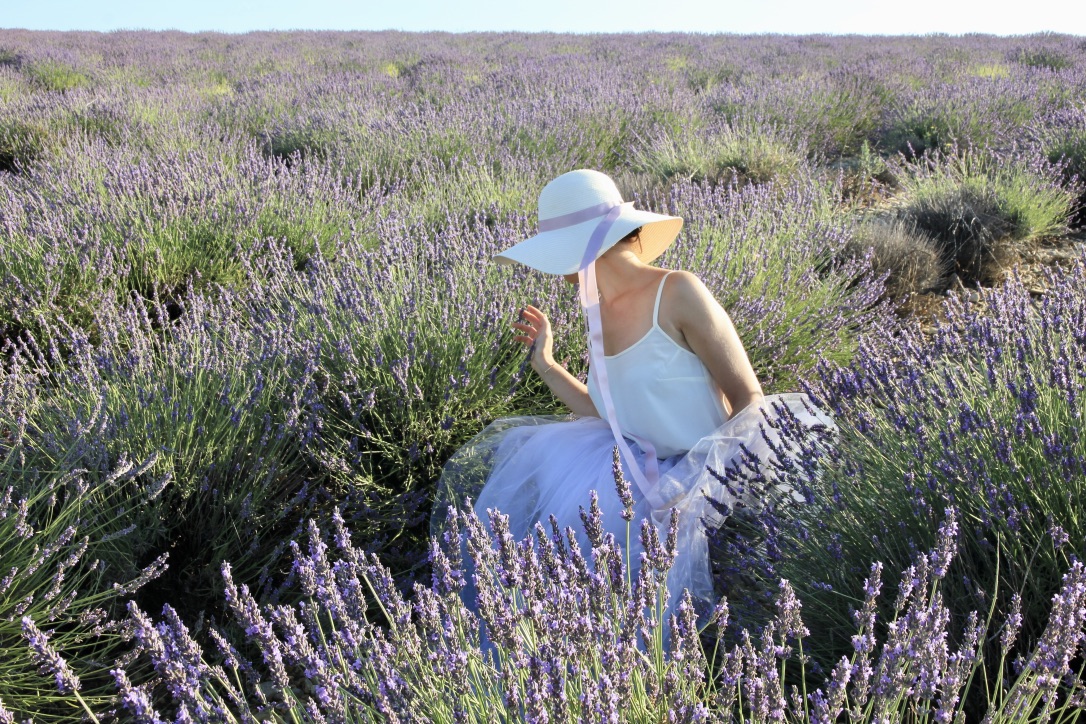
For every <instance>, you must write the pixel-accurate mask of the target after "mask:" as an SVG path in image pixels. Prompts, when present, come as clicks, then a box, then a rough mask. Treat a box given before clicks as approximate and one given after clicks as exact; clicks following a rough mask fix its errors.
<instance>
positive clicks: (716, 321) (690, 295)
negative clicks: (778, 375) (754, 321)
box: [665, 271, 764, 415]
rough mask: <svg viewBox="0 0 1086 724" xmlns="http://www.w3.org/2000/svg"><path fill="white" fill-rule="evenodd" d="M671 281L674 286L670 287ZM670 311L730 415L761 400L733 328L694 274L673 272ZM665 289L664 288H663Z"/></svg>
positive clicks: (721, 309) (761, 395) (741, 345)
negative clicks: (718, 389) (722, 397)
mask: <svg viewBox="0 0 1086 724" xmlns="http://www.w3.org/2000/svg"><path fill="white" fill-rule="evenodd" d="M672 282H674V285H672ZM667 287H670V290H669V291H670V292H671V293H670V294H669V297H670V301H671V304H670V307H669V308H670V310H671V317H672V319H673V320H674V321H675V325H676V326H677V327H678V329H679V331H680V332H681V333H682V335H683V337H684V338H685V339H686V342H687V344H689V345H690V349H692V350H693V351H694V353H695V354H696V355H697V356H698V358H699V359H700V360H701V361H702V363H703V364H704V365H705V367H706V368H707V369H708V370H709V374H710V375H712V377H713V380H715V381H716V383H717V385H719V386H720V389H721V391H722V392H723V393H724V398H725V403H726V404H727V405H728V406H729V407H730V409H729V410H728V414H729V415H735V413H737V412H739V411H740V410H742V409H743V408H744V407H747V406H748V405H750V404H752V403H758V402H761V400H762V398H763V397H764V393H763V392H762V385H761V384H760V383H759V382H758V376H757V375H755V374H754V368H753V367H752V366H751V364H750V359H749V358H748V357H747V350H746V349H745V348H744V347H743V342H742V341H741V340H740V339H739V334H738V333H737V332H736V331H735V325H733V324H732V320H731V318H730V317H729V316H728V313H727V312H725V311H724V308H723V307H721V306H720V303H719V302H717V301H716V299H715V298H714V297H713V295H712V293H710V292H709V290H708V289H707V288H706V287H705V284H704V283H702V281H701V280H700V279H698V278H697V277H696V276H695V275H693V274H691V273H689V272H684V271H680V272H675V273H673V274H672V275H671V277H670V278H669V283H668V285H667ZM665 289H667V288H665Z"/></svg>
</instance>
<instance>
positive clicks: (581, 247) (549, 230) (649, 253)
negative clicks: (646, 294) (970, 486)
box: [494, 169, 683, 274]
mask: <svg viewBox="0 0 1086 724" xmlns="http://www.w3.org/2000/svg"><path fill="white" fill-rule="evenodd" d="M608 222H609V224H608ZM682 225H683V220H682V219H680V218H679V217H677V216H664V215H663V214H655V213H653V212H651V211H643V210H641V209H635V208H634V207H633V202H632V201H631V202H623V200H622V194H620V193H619V191H618V188H617V187H616V186H615V182H614V181H612V180H611V177H610V176H608V175H607V174H604V173H600V172H599V171H592V170H590V169H578V170H577V171H570V172H569V173H564V174H562V175H561V176H559V177H558V178H556V179H554V180H553V181H551V182H550V183H549V184H547V185H546V186H544V187H543V190H542V191H541V192H540V194H539V233H538V234H536V235H535V236H533V237H531V238H530V239H525V240H524V241H522V242H520V243H519V244H515V245H514V246H511V247H510V248H508V249H506V250H505V251H503V252H502V253H500V254H497V255H495V257H494V258H495V260H497V261H498V262H499V263H503V264H510V263H512V262H519V263H521V264H525V265H527V266H530V267H532V268H533V269H538V270H539V271H541V272H546V273H547V274H572V273H573V272H576V271H579V270H580V269H582V268H584V266H586V265H587V264H589V263H591V262H593V261H595V260H596V259H598V258H599V257H600V255H602V254H603V252H605V251H607V250H608V249H610V248H611V247H612V246H614V245H615V244H616V243H617V242H618V241H619V239H621V238H622V237H624V236H626V235H627V234H629V233H630V232H631V231H633V230H634V229H636V228H638V227H641V233H640V238H641V245H640V251H639V252H638V253H637V255H638V257H640V259H641V260H642V261H644V262H646V263H648V262H651V261H652V260H653V259H655V258H656V257H658V256H660V254H662V253H663V252H664V250H665V249H667V247H669V246H670V245H671V242H673V241H675V237H676V236H678V234H679V230H680V229H682ZM597 229H598V230H599V231H600V232H603V239H602V240H600V239H597V240H596V244H597V245H598V246H597V248H596V249H594V250H592V251H591V252H590V253H588V254H586V252H589V240H590V239H592V236H593V232H596V231H597Z"/></svg>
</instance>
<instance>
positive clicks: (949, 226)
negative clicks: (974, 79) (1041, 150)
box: [894, 148, 1075, 284]
mask: <svg viewBox="0 0 1086 724" xmlns="http://www.w3.org/2000/svg"><path fill="white" fill-rule="evenodd" d="M894 171H895V175H896V176H897V177H898V179H899V183H900V185H901V194H900V196H899V199H898V202H899V206H898V210H897V215H898V216H899V218H901V219H902V220H904V221H907V222H908V223H910V224H912V225H913V226H915V228H916V229H918V230H920V231H922V232H924V233H927V234H929V235H930V236H931V237H932V238H933V239H934V240H935V241H936V242H937V244H938V245H939V248H940V253H941V254H942V257H943V259H944V260H945V261H946V262H947V263H948V264H950V265H952V266H953V271H955V272H957V273H958V275H959V276H960V277H961V278H963V279H964V280H966V281H978V282H981V283H982V284H991V283H994V282H996V281H999V280H1000V279H1001V278H1002V276H1003V271H1004V269H1005V267H1006V266H1007V265H1008V264H1009V263H1010V262H1012V261H1013V259H1014V258H1015V257H1016V256H1017V252H1016V248H1017V246H1018V245H1019V244H1028V243H1032V242H1036V241H1037V240H1039V239H1042V238H1045V237H1052V236H1058V235H1061V234H1064V233H1066V231H1067V223H1068V220H1069V219H1070V216H1071V212H1072V211H1073V209H1074V205H1075V198H1074V193H1073V191H1071V190H1069V189H1067V188H1066V187H1064V186H1063V185H1062V184H1061V183H1060V178H1059V173H1058V169H1056V168H1054V167H1052V166H1051V165H1050V164H1047V163H1046V162H1045V161H1044V160H1043V159H1037V158H1033V157H1024V156H1019V155H998V154H995V153H992V152H991V151H989V150H986V149H977V148H966V149H964V150H957V149H952V150H951V151H949V152H947V153H940V152H935V153H929V154H925V155H924V156H923V157H922V158H920V159H919V160H917V161H916V162H913V163H908V162H898V163H897V164H896V165H895V166H894Z"/></svg>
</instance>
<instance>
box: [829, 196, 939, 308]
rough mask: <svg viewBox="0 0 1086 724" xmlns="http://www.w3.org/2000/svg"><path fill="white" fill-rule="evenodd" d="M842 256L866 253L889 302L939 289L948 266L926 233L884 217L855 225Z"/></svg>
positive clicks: (906, 223) (901, 221) (907, 222)
mask: <svg viewBox="0 0 1086 724" xmlns="http://www.w3.org/2000/svg"><path fill="white" fill-rule="evenodd" d="M844 253H845V254H846V255H849V256H864V255H865V254H868V253H870V263H871V268H872V271H874V273H875V274H876V275H878V276H883V275H885V276H886V281H885V285H886V295H887V296H888V297H890V298H891V299H903V298H905V297H907V296H909V295H912V294H924V293H928V292H932V291H936V290H938V289H940V288H941V287H942V285H943V280H944V278H945V277H946V276H947V273H948V267H949V265H948V264H947V261H946V260H945V259H944V258H943V256H942V254H941V253H940V250H939V245H938V244H937V243H936V242H935V240H934V239H933V238H932V237H931V236H930V235H929V234H927V233H925V232H924V231H921V230H920V229H917V228H916V225H915V224H913V223H910V222H909V221H906V220H903V219H897V218H893V217H886V216H880V217H873V218H871V219H867V220H865V221H864V222H862V223H861V224H859V225H858V226H857V227H856V231H855V234H854V235H853V237H852V239H851V240H850V241H849V243H848V245H847V246H846V247H845V249H844Z"/></svg>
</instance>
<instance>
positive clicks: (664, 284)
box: [432, 170, 833, 608]
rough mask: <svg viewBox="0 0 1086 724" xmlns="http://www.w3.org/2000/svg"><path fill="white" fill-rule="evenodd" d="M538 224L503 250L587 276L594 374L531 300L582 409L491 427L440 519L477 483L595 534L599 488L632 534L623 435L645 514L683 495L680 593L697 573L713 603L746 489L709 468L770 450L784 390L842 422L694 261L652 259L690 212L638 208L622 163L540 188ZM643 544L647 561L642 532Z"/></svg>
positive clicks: (520, 531)
mask: <svg viewBox="0 0 1086 724" xmlns="http://www.w3.org/2000/svg"><path fill="white" fill-rule="evenodd" d="M539 228H540V233H539V234H537V235H536V236H533V237H532V238H530V239H527V240H525V241H522V242H520V243H519V244H516V245H515V246H513V247H511V248H509V249H507V250H505V251H504V252H502V253H501V254H499V255H498V256H497V259H498V261H499V262H503V263H513V262H518V263H522V264H526V265H528V266H530V267H532V268H534V269H538V270H540V271H543V272H545V273H550V274H555V275H561V276H563V277H564V278H565V279H566V281H569V282H577V283H578V284H579V296H580V301H581V306H582V308H583V309H584V311H585V315H586V318H587V320H588V332H589V361H590V367H589V374H588V381H587V384H586V383H583V382H581V381H580V380H578V379H577V378H576V377H574V376H573V375H572V374H570V373H569V371H567V370H566V369H565V368H564V367H562V366H561V365H559V364H558V363H557V362H556V361H555V360H554V356H553V353H552V345H553V339H552V333H551V326H550V323H549V321H548V319H547V315H546V314H545V313H544V312H543V311H542V310H539V309H536V308H535V307H533V306H528V307H525V308H524V309H523V310H521V318H520V320H519V321H518V322H516V323H514V324H513V327H514V328H515V329H516V330H517V332H518V334H517V335H516V337H515V339H516V341H517V342H519V343H521V344H524V345H526V346H527V347H528V348H529V350H530V352H529V353H530V355H531V366H532V369H533V370H535V372H536V373H537V374H539V375H540V376H541V378H542V379H543V381H544V382H545V383H546V384H547V386H548V387H549V388H550V389H551V391H552V392H553V393H554V395H555V396H556V397H558V399H560V400H561V401H562V402H563V403H565V404H566V406H567V407H569V409H570V410H571V411H572V413H573V414H574V415H575V416H576V418H575V419H572V420H570V419H569V418H556V417H521V418H507V419H503V420H497V421H495V422H494V423H493V424H491V425H490V426H489V427H487V428H486V429H485V430H484V431H483V432H482V433H480V434H479V435H478V436H477V437H476V438H474V439H473V440H472V441H471V442H470V443H468V445H466V446H464V448H462V449H461V450H460V451H459V452H458V453H457V454H456V455H454V456H453V458H452V459H451V460H450V461H449V463H448V464H447V465H446V467H445V471H444V473H443V475H442V480H441V482H440V483H439V496H438V505H437V506H436V507H435V512H434V518H433V524H432V532H433V533H435V534H437V533H439V532H440V531H441V527H442V523H443V521H444V517H445V506H446V504H449V503H451V504H457V505H459V504H462V503H463V502H464V501H466V500H468V499H471V500H473V501H474V508H475V511H476V512H477V514H478V515H479V517H480V518H481V519H483V520H486V517H487V510H488V509H497V510H499V511H501V512H502V513H503V514H505V515H508V516H509V528H510V532H511V533H512V535H513V536H514V537H516V538H522V537H524V536H525V535H527V534H529V533H530V532H531V531H532V530H533V527H534V525H535V523H536V522H537V521H543V522H544V523H545V522H546V521H547V520H548V518H549V516H551V515H553V516H554V517H555V518H556V519H557V520H558V523H559V525H561V526H562V527H563V528H564V527H565V526H571V527H572V528H573V529H574V530H575V531H577V532H578V535H579V536H580V538H581V545H582V548H583V549H585V550H587V538H586V537H585V534H584V531H583V528H582V525H581V519H580V508H581V507H582V506H583V507H585V508H587V507H588V504H589V491H590V490H595V491H597V493H598V495H599V506H600V508H601V510H602V511H603V521H604V527H605V529H606V530H608V531H610V532H613V533H614V534H615V536H616V538H617V539H618V541H619V542H620V543H625V542H626V536H625V532H626V521H625V520H624V519H623V518H622V513H623V509H624V505H623V502H622V500H620V498H619V493H618V491H616V488H615V484H614V478H613V474H612V463H613V449H614V448H615V447H616V445H617V447H618V448H619V450H620V451H621V454H622V462H623V470H624V473H625V476H626V478H627V480H630V479H632V480H633V481H634V482H635V483H636V484H635V485H633V486H632V489H633V498H634V516H635V518H634V521H635V522H637V521H640V520H641V519H645V518H647V519H649V520H652V521H653V522H654V523H655V524H656V525H657V526H660V527H666V526H667V521H668V518H669V511H670V509H671V508H677V509H678V511H679V528H678V536H677V543H678V545H677V548H676V550H677V555H676V558H675V561H674V563H673V565H672V568H671V570H670V572H669V574H668V589H669V592H670V594H671V601H673V602H674V601H677V600H678V597H679V595H680V594H681V592H682V590H683V589H684V588H686V589H689V590H690V592H691V594H692V595H693V596H694V597H695V599H700V600H701V601H702V602H704V603H705V604H707V605H706V606H705V607H704V608H708V605H711V604H712V603H713V602H714V597H713V584H712V577H711V572H710V567H709V557H708V546H707V538H706V530H705V529H706V525H710V526H711V525H718V524H719V523H720V522H722V518H721V515H720V514H719V512H718V511H717V510H716V509H715V507H714V506H713V505H712V504H711V503H710V502H709V499H710V498H712V499H714V500H717V501H719V502H720V503H723V504H724V505H731V504H733V503H734V502H735V499H734V496H733V495H732V494H731V493H730V492H729V491H728V490H727V489H726V488H725V487H724V485H723V484H721V482H720V481H719V479H718V478H717V477H716V476H715V475H714V474H713V473H712V472H711V471H718V472H720V471H723V470H724V469H725V468H726V467H727V466H729V465H732V466H734V465H735V464H736V463H737V461H738V460H739V459H740V458H741V456H742V454H743V449H746V450H748V451H750V452H752V453H754V454H756V455H758V456H759V457H760V458H761V459H763V460H766V459H767V458H769V457H770V456H771V455H772V452H771V449H770V446H769V445H768V444H767V441H766V440H765V439H764V436H763V428H765V431H766V432H767V434H769V435H770V436H771V439H772V435H773V431H772V429H771V428H767V427H766V426H764V425H760V423H764V422H765V419H766V418H765V415H764V414H763V411H766V412H767V414H772V407H774V406H777V407H779V406H780V405H786V406H787V407H789V408H790V410H791V411H792V413H793V414H795V415H796V416H797V417H798V418H799V419H800V421H801V422H803V423H804V424H807V425H811V426H823V425H824V426H829V427H832V425H833V423H832V422H831V421H829V420H828V419H827V418H826V417H824V416H823V415H821V414H820V413H818V412H816V411H813V410H812V409H811V408H809V406H808V405H807V404H805V396H804V395H798V394H791V395H772V396H769V397H766V396H765V395H764V394H763V392H762V388H761V385H760V384H759V382H758V378H757V376H756V375H755V373H754V370H753V368H752V367H751V364H750V360H749V359H748V358H747V354H746V350H745V349H744V348H743V344H742V342H741V341H740V339H739V336H738V334H737V333H736V331H735V328H734V326H733V325H732V322H731V320H730V319H729V317H728V315H727V313H726V312H725V311H724V309H723V308H721V306H720V304H718V303H717V301H716V300H715V299H714V298H713V296H712V294H710V293H709V291H708V290H707V289H706V288H705V286H704V284H702V282H701V281H700V280H699V279H698V278H697V277H696V276H694V275H693V274H690V273H688V272H683V271H668V270H665V269H660V268H657V267H653V266H650V263H651V262H652V261H653V260H654V259H656V258H657V257H658V256H659V255H660V254H661V253H663V251H664V250H665V249H666V248H667V247H668V246H669V245H670V244H671V243H672V242H673V241H674V240H675V238H676V236H677V235H678V233H679V230H680V229H681V228H682V219H679V218H676V217H673V216H664V215H661V214H655V213H652V212H648V211H642V210H638V209H634V208H633V204H632V203H625V202H623V201H622V197H621V195H620V194H619V191H618V189H617V188H616V187H615V184H614V182H613V181H612V180H611V179H610V178H609V177H608V176H606V175H604V174H602V173H599V172H598V171H590V170H578V171H572V172H570V173H566V174H563V175H562V176H559V177H558V178H556V179H555V180H553V181H551V182H550V183H549V184H547V186H546V187H545V188H544V189H543V191H542V192H541V193H540V196H539ZM634 530H635V531H636V530H637V528H635V529H634ZM661 532H663V531H661ZM661 537H662V536H661ZM629 546H630V550H629V551H628V553H629V554H630V555H629V556H628V560H630V561H631V563H632V564H633V565H634V566H636V565H638V561H639V555H640V552H641V546H640V541H639V540H638V539H637V536H636V535H634V536H631V540H630V541H629ZM633 578H634V579H635V580H636V571H634V573H633ZM469 603H470V602H469Z"/></svg>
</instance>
